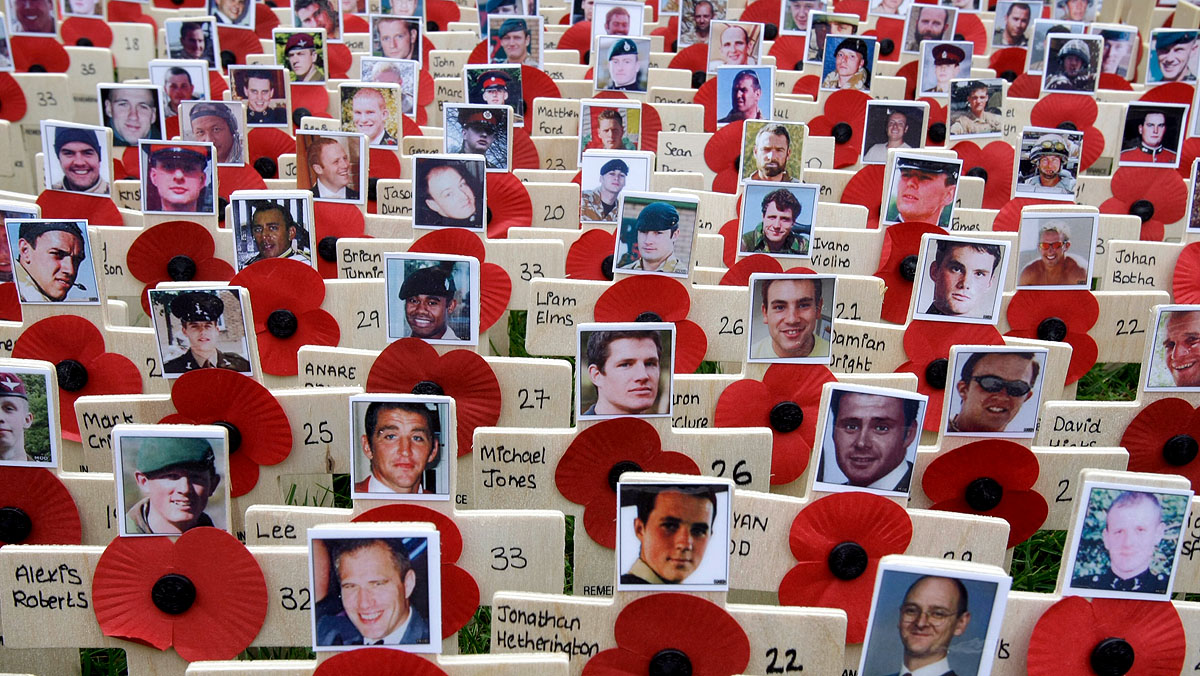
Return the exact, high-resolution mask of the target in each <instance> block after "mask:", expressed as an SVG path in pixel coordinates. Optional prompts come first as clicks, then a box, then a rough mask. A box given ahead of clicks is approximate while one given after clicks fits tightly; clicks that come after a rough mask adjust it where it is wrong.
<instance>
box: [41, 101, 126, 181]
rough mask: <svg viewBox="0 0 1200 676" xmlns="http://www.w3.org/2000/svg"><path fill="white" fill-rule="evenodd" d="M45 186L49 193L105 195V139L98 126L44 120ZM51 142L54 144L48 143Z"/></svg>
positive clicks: (107, 165) (106, 163)
mask: <svg viewBox="0 0 1200 676" xmlns="http://www.w3.org/2000/svg"><path fill="white" fill-rule="evenodd" d="M41 127H42V146H43V151H45V152H46V176H45V180H46V186H47V187H49V189H50V190H63V191H66V192H82V193H88V194H91V195H108V194H110V193H111V188H110V187H109V183H108V180H107V176H108V173H109V166H110V164H111V163H110V161H109V158H108V153H107V152H106V151H107V148H106V146H107V145H108V144H107V141H108V139H107V138H106V134H105V131H104V129H103V128H101V127H82V126H66V125H65V124H62V123H57V122H50V121H47V120H43V121H42V124H41ZM51 139H53V145H52V144H51Z"/></svg>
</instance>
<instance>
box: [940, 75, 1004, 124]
mask: <svg viewBox="0 0 1200 676" xmlns="http://www.w3.org/2000/svg"><path fill="white" fill-rule="evenodd" d="M993 101H995V102H996V104H995V105H993V104H992V102H993ZM1003 105H1004V86H1003V84H1002V81H1001V80H999V79H994V80H967V81H963V80H952V81H951V82H950V118H951V122H950V129H949V130H948V131H949V132H950V136H951V137H959V138H970V137H973V136H999V135H1000V134H1001V133H1002V132H1003V131H1004V117H1003V116H1002V115H1001V112H1000V110H1001V108H1002V107H1003Z"/></svg>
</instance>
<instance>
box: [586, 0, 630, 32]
mask: <svg viewBox="0 0 1200 676" xmlns="http://www.w3.org/2000/svg"><path fill="white" fill-rule="evenodd" d="M603 9H604V10H605V11H604V23H603V24H597V26H596V27H595V28H594V30H595V31H596V34H597V35H641V33H642V25H641V18H642V17H641V7H640V6H638V7H635V8H634V11H635V12H637V13H638V21H637V23H636V26H635V27H634V30H630V25H631V22H630V19H631V16H630V13H629V10H628V9H626V8H625V7H622V6H621V5H615V6H614V5H611V4H608V3H605V6H603ZM600 26H603V30H602V31H601V30H600V28H599V27H600Z"/></svg>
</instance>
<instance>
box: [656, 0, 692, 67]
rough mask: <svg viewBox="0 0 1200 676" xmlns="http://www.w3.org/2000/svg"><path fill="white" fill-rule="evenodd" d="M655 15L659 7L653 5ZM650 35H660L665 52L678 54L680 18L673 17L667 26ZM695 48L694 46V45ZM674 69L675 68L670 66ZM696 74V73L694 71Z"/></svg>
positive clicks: (660, 27)
mask: <svg viewBox="0 0 1200 676" xmlns="http://www.w3.org/2000/svg"><path fill="white" fill-rule="evenodd" d="M651 8H652V9H654V12H655V14H657V13H658V5H651ZM650 35H660V36H662V39H663V51H666V52H668V53H669V52H678V51H679V16H678V15H672V16H671V17H670V18H669V19H668V20H667V23H666V25H665V26H659V27H658V28H655V29H654V30H652V31H650ZM693 46H694V45H693ZM668 67H670V68H674V66H668ZM693 72H695V71H693Z"/></svg>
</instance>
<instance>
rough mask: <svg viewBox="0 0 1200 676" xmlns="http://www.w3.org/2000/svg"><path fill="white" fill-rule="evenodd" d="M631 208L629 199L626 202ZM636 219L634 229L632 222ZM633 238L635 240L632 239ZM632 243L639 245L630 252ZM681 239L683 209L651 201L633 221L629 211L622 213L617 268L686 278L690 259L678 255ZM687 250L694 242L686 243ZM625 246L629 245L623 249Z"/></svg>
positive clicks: (688, 241) (666, 203)
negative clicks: (680, 225)
mask: <svg viewBox="0 0 1200 676" xmlns="http://www.w3.org/2000/svg"><path fill="white" fill-rule="evenodd" d="M625 204H626V205H629V204H630V202H629V201H628V199H627V200H626V202H625ZM630 220H632V221H633V223H632V226H633V227H632V228H631V227H629V226H630V223H629V221H630ZM630 235H632V237H630ZM629 240H633V241H634V242H635V247H636V248H635V249H634V250H632V251H628V250H627V251H624V252H623V251H622V249H628V248H629V247H628V246H627V243H628V241H629ZM678 240H679V210H678V209H676V208H675V206H674V205H672V204H670V203H668V202H658V201H656V202H651V203H649V204H646V205H645V206H643V207H642V208H641V210H639V211H638V212H637V216H636V217H634V218H633V219H630V218H629V217H628V216H627V215H626V214H625V210H623V211H622V212H621V236H620V237H618V239H617V253H618V254H620V255H619V256H618V258H617V268H618V269H621V270H639V271H644V272H660V273H663V274H671V275H686V274H687V271H688V262H689V261H688V260H687V257H686V256H684V257H681V256H680V255H679V254H678V253H677V252H676V242H677V241H678ZM686 242H687V245H688V246H687V248H688V249H689V250H690V249H691V240H690V239H688V240H686ZM623 245H625V246H623Z"/></svg>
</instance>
